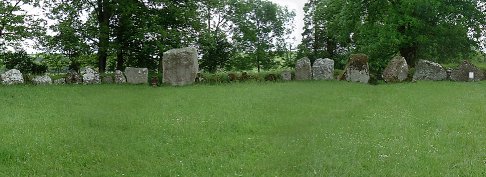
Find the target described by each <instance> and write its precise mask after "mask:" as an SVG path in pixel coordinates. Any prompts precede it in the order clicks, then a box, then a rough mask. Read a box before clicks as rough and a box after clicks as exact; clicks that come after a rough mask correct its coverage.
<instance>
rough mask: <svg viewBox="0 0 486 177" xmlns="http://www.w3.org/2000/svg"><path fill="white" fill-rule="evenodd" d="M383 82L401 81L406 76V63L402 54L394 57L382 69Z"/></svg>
mask: <svg viewBox="0 0 486 177" xmlns="http://www.w3.org/2000/svg"><path fill="white" fill-rule="evenodd" d="M382 77H383V79H384V80H385V82H403V81H404V80H405V79H407V77H408V64H407V60H405V58H404V57H402V56H396V57H394V58H393V59H392V60H391V61H390V63H388V66H387V67H386V68H385V70H384V71H383V75H382Z"/></svg>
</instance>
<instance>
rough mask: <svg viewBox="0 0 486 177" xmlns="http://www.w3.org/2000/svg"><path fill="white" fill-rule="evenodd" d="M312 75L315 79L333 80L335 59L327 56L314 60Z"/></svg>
mask: <svg viewBox="0 0 486 177" xmlns="http://www.w3.org/2000/svg"><path fill="white" fill-rule="evenodd" d="M312 75H313V78H314V80H333V79H334V60H331V59H329V58H326V59H317V60H316V61H314V64H313V65H312Z"/></svg>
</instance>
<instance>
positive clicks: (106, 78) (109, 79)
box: [101, 76, 113, 84]
mask: <svg viewBox="0 0 486 177" xmlns="http://www.w3.org/2000/svg"><path fill="white" fill-rule="evenodd" d="M101 83H104V84H113V77H111V76H104V77H103V79H101Z"/></svg>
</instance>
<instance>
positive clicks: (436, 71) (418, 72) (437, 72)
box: [413, 60, 447, 81]
mask: <svg viewBox="0 0 486 177" xmlns="http://www.w3.org/2000/svg"><path fill="white" fill-rule="evenodd" d="M445 79H447V72H446V70H445V69H444V67H442V65H440V64H438V63H434V62H431V61H427V60H420V61H419V62H418V63H417V65H416V66H415V74H414V75H413V81H418V80H428V81H441V80H445Z"/></svg>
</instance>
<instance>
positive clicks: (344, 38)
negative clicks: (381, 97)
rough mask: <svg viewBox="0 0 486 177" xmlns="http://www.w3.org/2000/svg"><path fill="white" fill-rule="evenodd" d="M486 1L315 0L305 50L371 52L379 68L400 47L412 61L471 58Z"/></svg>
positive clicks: (485, 19)
mask: <svg viewBox="0 0 486 177" xmlns="http://www.w3.org/2000/svg"><path fill="white" fill-rule="evenodd" d="M485 6H486V5H485V4H484V3H480V2H478V1H475V0H473V1H453V0H451V1H442V0H433V1H424V0H409V1H382V0H379V1H355V0H352V1H344V0H335V1H325V0H311V1H309V2H308V3H307V5H306V8H305V10H306V19H305V21H306V28H305V29H306V30H305V32H304V34H303V35H304V39H303V44H302V45H301V46H300V50H299V53H300V55H301V56H302V55H308V56H311V57H313V56H317V57H322V56H324V57H325V56H326V55H325V54H320V53H319V52H320V51H327V52H328V54H327V55H329V56H333V55H332V54H331V53H333V52H331V51H334V53H337V54H339V53H366V54H367V55H369V56H370V64H371V69H372V72H373V73H376V74H378V73H380V72H381V70H382V69H384V67H385V66H386V64H387V62H388V61H389V60H390V59H391V57H392V56H393V55H395V54H396V53H400V54H401V55H402V56H404V57H405V58H406V60H407V62H408V63H409V64H410V65H412V66H414V65H415V62H416V61H417V60H418V59H420V58H423V59H429V60H434V61H438V62H454V61H457V60H462V59H463V58H470V57H471V55H472V54H473V53H474V50H477V49H479V44H480V42H481V38H480V36H481V33H484V28H483V27H484V25H485V24H486V12H485V11H484V8H485ZM320 39H324V40H320ZM325 39H328V40H330V41H328V40H325ZM482 40H484V39H482ZM483 42H484V41H483ZM329 46H331V48H329ZM334 47H336V48H334ZM329 49H331V50H329ZM333 49H335V50H333Z"/></svg>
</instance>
